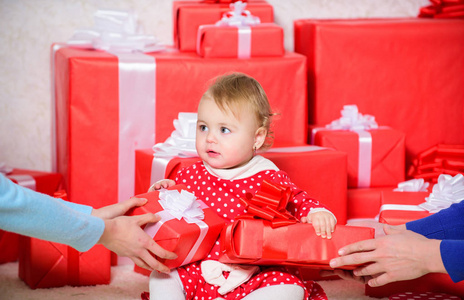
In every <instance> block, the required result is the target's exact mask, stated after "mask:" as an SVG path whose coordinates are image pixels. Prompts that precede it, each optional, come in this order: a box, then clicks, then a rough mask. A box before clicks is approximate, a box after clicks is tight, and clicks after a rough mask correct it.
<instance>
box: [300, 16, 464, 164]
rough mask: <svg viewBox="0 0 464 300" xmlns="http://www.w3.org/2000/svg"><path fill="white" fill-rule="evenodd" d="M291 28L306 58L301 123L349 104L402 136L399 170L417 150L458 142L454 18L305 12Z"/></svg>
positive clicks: (463, 52) (461, 54) (462, 105)
mask: <svg viewBox="0 0 464 300" xmlns="http://www.w3.org/2000/svg"><path fill="white" fill-rule="evenodd" d="M294 31H295V51H296V52H298V53H302V54H305V55H306V56H307V58H308V60H307V63H308V92H309V94H308V103H309V116H308V117H309V124H312V125H314V124H316V125H317V124H328V123H329V122H330V121H332V120H334V119H335V118H337V116H338V114H339V112H338V107H341V106H342V105H346V104H356V105H358V107H359V109H360V111H362V112H364V113H366V114H370V115H374V116H375V117H376V120H377V122H378V123H379V124H382V125H385V126H389V127H391V128H395V129H396V130H399V131H401V132H403V133H404V134H405V135H406V141H405V147H406V169H407V168H408V167H409V165H410V164H411V161H412V159H414V158H415V156H416V155H417V154H418V153H420V152H421V151H423V150H424V149H428V148H430V147H432V146H434V145H436V144H438V143H443V144H464V116H463V114H462V111H464V101H457V99H464V83H463V80H462V72H463V68H462V63H456V62H458V61H459V62H462V61H463V60H464V43H462V42H461V41H462V40H463V39H464V26H463V22H462V20H451V19H441V20H432V19H421V18H405V19H394V18H393V19H392V18H389V19H358V20H311V19H306V20H296V21H295V22H294ZM412 57H413V58H414V59H411V58H412ZM425 61H426V62H427V64H425V65H424V63H423V62H425ZM373 62H375V63H373ZM437 74H446V76H438V75H437ZM443 86H446V89H444V88H442V87H443ZM328 103H330V105H328Z"/></svg>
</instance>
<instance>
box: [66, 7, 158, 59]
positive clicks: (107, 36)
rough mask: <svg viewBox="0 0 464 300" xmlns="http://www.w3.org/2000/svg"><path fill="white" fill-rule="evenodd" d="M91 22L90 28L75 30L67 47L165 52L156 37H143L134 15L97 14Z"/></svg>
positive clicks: (121, 12) (115, 12)
mask: <svg viewBox="0 0 464 300" xmlns="http://www.w3.org/2000/svg"><path fill="white" fill-rule="evenodd" d="M94 20H95V24H94V27H93V28H90V29H78V30H76V31H75V32H74V35H73V36H72V37H71V39H70V40H69V41H68V45H70V46H72V47H76V48H90V49H98V50H105V51H110V52H155V51H161V50H164V49H165V48H164V46H163V45H162V44H161V43H160V42H159V41H158V40H157V38H156V37H154V36H151V35H144V34H143V28H142V26H141V25H140V24H139V23H138V21H137V15H136V14H135V13H134V12H127V11H117V10H98V11H97V12H96V13H95V15H94Z"/></svg>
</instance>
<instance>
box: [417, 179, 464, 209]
mask: <svg viewBox="0 0 464 300" xmlns="http://www.w3.org/2000/svg"><path fill="white" fill-rule="evenodd" d="M462 200H464V176H463V175H462V174H457V175H456V176H454V177H453V176H451V175H447V174H441V175H440V176H439V177H438V182H437V183H436V184H435V185H434V186H433V189H432V193H430V195H429V196H428V197H427V198H425V202H424V203H422V204H419V207H421V208H423V209H425V210H428V211H430V212H431V213H436V212H439V211H440V210H442V209H445V208H448V207H450V206H451V204H453V203H458V202H461V201H462Z"/></svg>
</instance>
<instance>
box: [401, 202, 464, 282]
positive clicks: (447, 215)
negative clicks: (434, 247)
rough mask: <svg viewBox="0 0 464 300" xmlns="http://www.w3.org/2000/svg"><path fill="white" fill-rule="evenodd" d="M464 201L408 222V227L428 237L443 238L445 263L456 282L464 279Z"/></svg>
mask: <svg viewBox="0 0 464 300" xmlns="http://www.w3.org/2000/svg"><path fill="white" fill-rule="evenodd" d="M463 217H464V201H462V202H460V203H456V204H453V205H451V206H450V207H449V208H448V209H444V210H442V211H440V212H438V213H436V214H433V215H431V216H430V217H427V218H424V219H420V220H416V221H412V222H408V223H406V228H407V229H409V230H412V231H414V232H417V233H419V234H421V235H423V236H425V237H427V238H431V239H438V240H442V242H441V243H440V253H441V259H442V261H443V265H444V266H445V269H446V271H447V272H448V274H449V275H450V277H451V279H452V280H453V281H454V282H459V281H461V280H464V260H463V259H462V253H464V218H463Z"/></svg>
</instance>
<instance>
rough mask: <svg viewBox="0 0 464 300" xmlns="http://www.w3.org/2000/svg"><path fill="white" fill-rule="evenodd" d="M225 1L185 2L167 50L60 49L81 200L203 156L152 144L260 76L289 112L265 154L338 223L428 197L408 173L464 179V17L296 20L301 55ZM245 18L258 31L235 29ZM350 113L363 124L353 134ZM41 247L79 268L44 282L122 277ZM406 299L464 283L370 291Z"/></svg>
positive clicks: (429, 279)
mask: <svg viewBox="0 0 464 300" xmlns="http://www.w3.org/2000/svg"><path fill="white" fill-rule="evenodd" d="M225 2H227V1H218V2H214V1H174V6H173V20H174V24H173V25H174V41H175V47H174V48H168V49H165V50H163V51H156V52H146V53H142V52H140V51H138V52H118V51H112V49H111V47H110V48H108V49H103V50H106V51H101V50H96V49H85V48H78V47H75V46H73V45H69V44H55V45H53V48H52V70H53V76H54V78H53V82H54V90H53V96H54V101H55V102H54V105H55V108H56V119H55V124H56V136H55V137H54V139H55V142H56V145H57V147H56V153H55V157H56V167H57V169H56V171H57V172H58V173H60V174H62V175H63V180H64V187H65V189H66V191H67V195H68V200H69V201H72V202H75V203H81V204H87V205H92V206H94V207H101V206H104V205H109V204H112V203H115V202H117V201H122V200H125V199H127V198H129V197H131V196H133V195H136V194H141V193H145V192H146V191H147V189H148V187H149V186H150V184H151V182H153V181H154V180H155V179H159V178H160V177H161V178H162V177H165V178H173V177H174V176H175V174H176V172H177V171H178V170H179V169H180V168H182V167H184V166H187V165H190V164H191V163H192V162H194V161H196V160H197V158H195V157H189V158H185V157H179V156H176V153H174V155H173V156H170V157H169V156H165V157H163V158H162V159H161V160H158V161H156V159H154V151H153V149H152V146H153V145H154V144H156V143H162V142H164V141H165V140H166V139H167V138H169V136H170V134H171V132H172V131H173V129H174V128H173V125H172V124H173V120H176V119H177V118H178V117H179V116H180V115H179V113H180V112H195V111H196V108H197V104H198V101H199V99H200V97H201V96H202V93H203V92H204V91H205V89H206V87H207V84H208V82H209V80H211V79H212V78H214V77H215V76H218V75H221V74H224V73H227V72H232V71H237V72H243V73H246V74H248V75H250V76H252V77H254V78H255V79H257V80H258V81H259V82H260V83H261V85H262V86H263V88H264V90H265V91H266V93H267V96H268V98H269V101H270V104H271V106H272V108H273V110H274V111H275V112H278V113H279V116H278V117H277V118H276V119H275V120H274V136H275V143H274V147H273V149H272V150H271V151H269V152H266V153H263V155H264V156H265V157H267V158H269V159H271V160H272V161H274V163H275V164H276V165H277V166H278V167H279V168H281V169H282V170H284V171H286V172H287V173H288V174H289V176H290V177H291V178H292V180H293V181H294V182H295V184H297V185H298V186H299V187H301V188H303V189H305V190H306V191H307V192H308V193H309V195H310V196H312V197H313V198H315V199H318V200H320V201H321V202H322V203H324V204H325V205H326V206H328V207H329V208H330V209H331V211H332V212H334V214H335V215H336V217H337V219H338V224H339V225H342V226H343V225H345V224H346V223H347V220H349V219H359V218H375V217H376V216H378V215H379V212H380V207H381V205H382V204H384V203H391V202H392V201H393V202H395V203H396V202H397V203H396V204H406V205H408V204H412V205H417V204H419V203H420V201H425V200H424V199H425V197H426V196H427V195H428V194H427V193H426V192H419V194H418V193H401V192H393V189H395V188H396V187H397V185H398V183H400V182H403V181H405V180H407V179H410V178H424V179H425V180H426V181H428V182H430V183H431V184H433V183H434V182H436V179H437V178H438V176H439V175H440V174H442V173H446V174H451V175H455V174H457V173H463V170H464V169H463V165H464V77H463V76H462V74H463V71H464V68H463V66H464V43H462V41H463V40H464V21H463V20H457V19H439V20H438V19H420V18H408V19H362V20H359V19H358V20H312V19H303V20H295V21H294V40H295V52H289V51H284V48H283V30H282V28H281V27H279V26H278V25H276V24H275V23H274V12H273V7H272V6H271V5H270V4H269V3H267V2H266V1H260V0H256V1H251V0H250V1H248V3H247V5H246V10H247V11H248V12H246V13H245V12H243V11H241V13H240V12H239V13H237V11H235V12H234V11H231V8H230V7H229V3H225ZM237 14H239V16H237ZM234 17H238V18H239V19H240V18H243V19H246V20H245V21H244V22H248V23H246V24H245V25H241V26H238V27H237V26H235V25H231V24H227V22H228V18H234ZM258 18H259V20H258V21H257V19H258ZM232 23H233V22H232ZM142 50H143V49H142ZM127 66H130V68H128V67H127ZM347 119H348V120H355V121H354V122H355V123H356V122H357V123H356V124H357V125H359V126H360V127H359V126H357V125H356V126H354V127H349V128H348V127H346V126H345V125H346V123H345V122H344V120H347ZM311 143H313V145H311ZM155 154H156V151H155ZM160 161H161V162H160ZM444 166H445V167H444ZM406 171H408V172H406ZM448 171H450V172H448ZM424 172H425V173H427V176H421V174H422V175H423V174H425V173H424ZM400 195H401V196H400ZM418 199H419V200H418ZM418 202H419V203H418ZM389 214H392V215H393V216H395V212H394V211H389ZM417 217H418V216H417V215H415V214H414V212H411V213H410V214H407V215H406V218H405V219H404V220H403V221H404V222H407V221H410V220H414V219H416V218H417ZM382 220H383V221H384V222H387V223H388V222H389V220H388V218H385V217H384V218H382ZM343 230H344V229H343ZM369 234H371V233H369ZM348 235H349V234H348ZM32 240H33V239H32ZM28 247H29V249H27V251H29V252H27V253H28V254H26V256H25V257H23V259H24V260H26V261H27V263H28V264H29V265H28V266H29V267H30V268H32V267H33V266H34V263H36V262H34V259H35V258H34V253H35V251H41V252H42V255H48V254H47V253H50V259H49V261H50V262H51V263H52V262H53V263H54V264H50V265H49V267H50V268H52V266H54V265H58V264H57V262H58V261H61V262H62V264H61V265H62V266H61V267H62V269H61V271H62V272H65V273H66V272H67V274H69V273H70V272H71V273H73V272H74V275H72V276H70V277H72V278H68V280H67V282H66V280H64V282H63V281H58V280H55V281H54V279H53V278H55V277H56V276H55V277H53V276H54V274H53V273H54V272H55V271H54V270H51V269H50V270H46V272H44V274H41V276H42V277H41V278H37V275H34V274H33V273H32V272H28V270H27V269H26V270H23V280H25V281H26V282H27V283H28V284H29V285H30V286H31V287H33V288H36V287H50V286H57V285H64V284H73V285H82V284H99V283H108V282H109V280H110V278H109V271H108V273H104V274H102V272H101V271H99V272H97V273H98V276H97V275H92V274H94V273H93V272H92V270H97V269H98V270H103V269H105V270H109V269H110V260H109V259H108V257H109V253H107V254H103V252H105V250H104V249H103V250H102V249H91V250H90V251H89V253H87V254H82V253H72V250H69V249H68V248H66V247H65V248H63V249H61V248H60V247H59V246H57V245H56V244H53V243H40V244H39V243H36V244H34V243H29V245H28ZM39 249H40V250H39ZM327 249H331V248H330V247H327ZM22 250H23V251H26V250H25V249H22ZM93 251H96V252H93ZM327 251H333V252H334V253H329V254H327V253H325V255H326V257H327V256H328V257H331V256H332V257H333V256H335V255H336V253H335V250H327ZM95 253H98V255H95ZM2 255H3V252H2ZM105 255H107V256H105ZM96 256H99V257H100V258H99V259H98V260H97V259H95V260H94V258H95V257H96ZM102 257H105V258H102ZM321 257H322V256H321ZM324 263H325V264H326V263H327V259H325V260H324V261H322V262H321V264H324ZM317 265H318V263H317V262H313V267H314V266H317ZM46 268H48V267H47V266H46ZM63 270H64V271H63ZM70 270H71V271H70ZM309 273H311V272H309ZM24 274H26V275H24ZM56 274H58V271H57V272H56V273H55V275H56ZM34 276H35V278H33V277H34ZM105 276H106V277H105ZM308 279H311V278H308ZM92 280H93V281H92ZM405 291H433V292H448V293H450V294H453V293H454V294H456V295H460V296H463V295H464V284H462V283H461V284H455V283H452V282H451V280H449V278H447V277H446V276H438V275H436V274H430V275H428V276H425V277H423V278H419V279H417V280H414V284H412V283H410V282H407V283H394V284H390V285H388V286H386V287H382V288H368V287H366V294H367V295H370V296H375V297H385V296H388V295H390V294H394V293H398V292H405Z"/></svg>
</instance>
